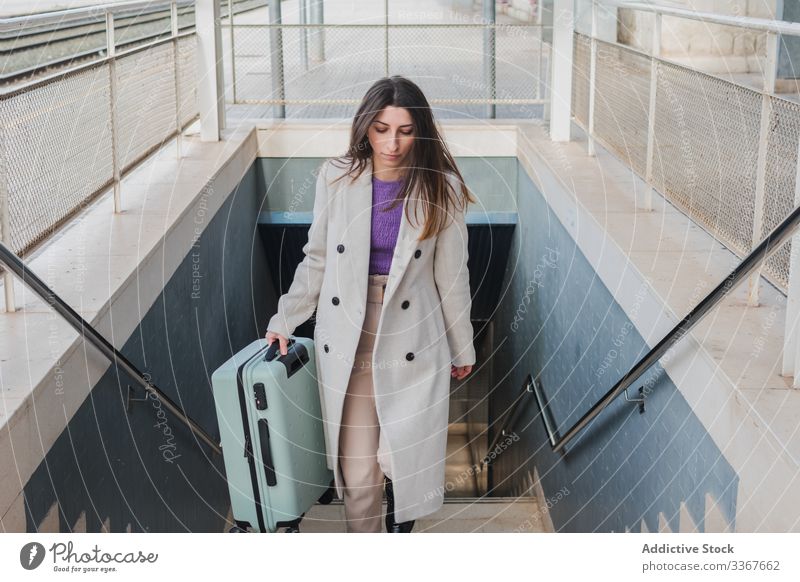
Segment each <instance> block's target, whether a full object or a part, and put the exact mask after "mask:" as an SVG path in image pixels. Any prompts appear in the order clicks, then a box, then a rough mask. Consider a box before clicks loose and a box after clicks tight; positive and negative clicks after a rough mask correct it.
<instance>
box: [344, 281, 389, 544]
mask: <svg viewBox="0 0 800 582" xmlns="http://www.w3.org/2000/svg"><path fill="white" fill-rule="evenodd" d="M388 279H389V276H388V275H370V276H369V285H368V287H367V306H366V310H367V312H366V314H365V315H364V324H363V326H362V329H361V337H360V339H359V342H358V347H357V348H356V354H355V358H354V362H353V369H352V371H351V373H350V380H349V382H348V385H347V394H346V395H345V399H344V409H343V411H342V424H341V427H340V430H339V467H340V469H341V473H342V479H343V481H344V483H343V492H344V511H345V517H346V519H347V531H348V532H373V533H380V532H381V522H382V520H381V517H382V516H381V503H382V501H383V477H384V475H386V476H387V477H389V478H390V479H391V478H392V476H391V474H390V473H389V471H390V465H389V457H388V455H387V454H386V451H387V450H388V448H387V446H386V444H385V443H384V442H383V440H382V439H381V436H382V433H381V430H380V423H379V422H378V414H377V412H376V410H375V397H374V390H373V385H372V351H373V347H374V346H375V336H376V332H377V330H378V321H379V319H380V316H381V309H382V308H383V292H384V289H385V288H386V282H387V281H388Z"/></svg>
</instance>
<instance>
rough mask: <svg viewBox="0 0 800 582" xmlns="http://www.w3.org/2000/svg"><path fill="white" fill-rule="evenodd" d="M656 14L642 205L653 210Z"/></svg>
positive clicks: (658, 40) (658, 24)
mask: <svg viewBox="0 0 800 582" xmlns="http://www.w3.org/2000/svg"><path fill="white" fill-rule="evenodd" d="M654 16H655V19H654V21H653V42H652V47H651V55H650V104H649V105H648V108H647V166H646V170H645V193H644V200H642V204H641V206H640V207H641V208H642V209H643V210H653V187H654V186H653V164H654V163H655V155H656V152H655V141H656V93H657V92H658V57H660V56H661V14H659V13H658V12H656V13H655V14H654Z"/></svg>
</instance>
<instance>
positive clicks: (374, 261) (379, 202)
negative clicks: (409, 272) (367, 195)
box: [369, 176, 403, 275]
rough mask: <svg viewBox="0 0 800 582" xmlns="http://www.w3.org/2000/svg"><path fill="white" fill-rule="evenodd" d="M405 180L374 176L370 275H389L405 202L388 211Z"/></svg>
mask: <svg viewBox="0 0 800 582" xmlns="http://www.w3.org/2000/svg"><path fill="white" fill-rule="evenodd" d="M402 187H403V180H402V179H400V180H393V181H391V182H385V181H383V180H379V179H378V178H376V177H374V176H373V177H372V237H371V247H370V251H369V273H370V275H374V274H378V275H388V274H389V268H390V267H391V266H392V256H393V255H394V247H395V244H397V233H398V232H399V230H400V219H401V218H402V216H403V204H402V202H401V203H398V205H397V207H396V208H392V209H391V210H389V211H388V212H387V211H386V208H388V207H389V206H390V205H391V203H392V200H394V199H395V198H397V195H398V194H399V193H400V189H401V188H402Z"/></svg>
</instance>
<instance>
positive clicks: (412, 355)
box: [406, 352, 414, 362]
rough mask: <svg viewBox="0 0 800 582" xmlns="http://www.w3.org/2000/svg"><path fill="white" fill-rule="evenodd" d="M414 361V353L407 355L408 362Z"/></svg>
mask: <svg viewBox="0 0 800 582" xmlns="http://www.w3.org/2000/svg"><path fill="white" fill-rule="evenodd" d="M413 359H414V353H413V352H408V353H407V354H406V360H408V361H409V362H410V361H411V360H413Z"/></svg>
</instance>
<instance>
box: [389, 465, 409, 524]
mask: <svg viewBox="0 0 800 582" xmlns="http://www.w3.org/2000/svg"><path fill="white" fill-rule="evenodd" d="M385 488H386V532H387V533H411V529H412V528H413V527H414V520H413V519H412V520H411V521H402V522H400V523H397V522H395V520H394V491H393V489H392V480H391V479H389V477H386V478H385Z"/></svg>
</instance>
